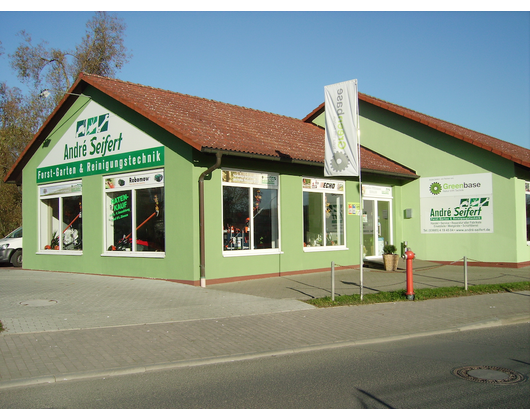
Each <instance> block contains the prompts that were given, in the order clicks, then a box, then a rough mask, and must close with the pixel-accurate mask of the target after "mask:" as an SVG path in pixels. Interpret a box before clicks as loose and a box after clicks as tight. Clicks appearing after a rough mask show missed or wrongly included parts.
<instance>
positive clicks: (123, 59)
mask: <svg viewBox="0 0 530 420" xmlns="http://www.w3.org/2000/svg"><path fill="white" fill-rule="evenodd" d="M124 32H125V24H124V23H123V21H122V20H121V19H119V18H118V17H116V16H115V15H110V14H108V13H106V12H97V13H96V14H95V15H94V16H93V17H92V18H91V19H90V20H89V21H88V22H87V24H86V33H85V35H84V37H83V38H82V39H81V42H80V43H79V44H78V45H76V46H75V47H74V48H73V49H72V50H60V49H56V48H50V47H49V46H48V43H47V42H41V43H39V44H37V45H34V44H33V42H32V39H31V35H30V34H29V33H27V32H26V31H21V32H20V33H19V35H20V36H21V37H22V42H21V43H20V45H19V46H18V47H17V49H16V50H15V52H14V53H13V54H9V58H10V64H11V67H12V68H13V69H14V70H15V71H16V74H17V77H18V78H19V80H20V81H21V82H22V83H24V84H25V85H26V86H28V88H29V92H28V93H27V94H26V95H24V94H23V93H22V91H21V90H20V89H18V88H9V87H8V86H7V85H6V84H5V83H2V84H0V174H1V175H2V179H3V177H4V176H5V175H6V174H7V171H9V169H10V168H11V166H12V165H13V164H14V162H15V161H16V159H17V158H18V156H19V154H20V153H21V151H22V150H24V148H25V147H26V145H27V144H28V142H29V141H30V140H31V139H32V137H33V136H34V135H35V133H36V132H37V131H38V129H39V127H40V126H41V125H42V124H43V123H44V121H45V120H46V118H47V117H48V115H49V114H50V113H51V112H52V110H53V109H54V108H55V106H56V105H57V104H58V103H59V101H60V100H61V98H62V97H63V95H64V93H65V92H66V91H67V90H68V88H69V87H70V86H71V85H72V83H73V82H74V81H75V79H76V78H77V76H78V75H79V73H80V72H86V73H91V74H97V75H100V76H107V77H114V76H115V75H116V72H117V71H119V70H120V69H121V68H122V67H123V66H124V65H125V64H126V63H127V62H128V59H129V58H130V55H128V53H127V48H126V47H125V45H124ZM2 54H3V48H2V43H1V42H0V56H1V55H2ZM43 89H49V90H50V92H51V95H50V96H49V97H48V98H47V99H46V100H43V98H41V97H40V96H39V93H40V92H41V91H42V90H43ZM21 202H22V196H21V194H20V189H18V187H16V186H14V185H5V184H4V183H3V182H2V183H0V237H3V236H5V234H7V233H9V232H10V231H11V230H13V229H15V228H16V227H18V226H19V225H20V221H21V214H22V213H21Z"/></svg>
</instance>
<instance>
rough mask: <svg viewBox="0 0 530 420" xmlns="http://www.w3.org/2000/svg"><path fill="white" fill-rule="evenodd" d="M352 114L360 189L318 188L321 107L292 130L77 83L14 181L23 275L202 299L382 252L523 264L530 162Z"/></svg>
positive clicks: (497, 147)
mask: <svg viewBox="0 0 530 420" xmlns="http://www.w3.org/2000/svg"><path fill="white" fill-rule="evenodd" d="M359 109H360V127H361V133H362V137H361V144H362V146H361V157H360V160H361V180H362V183H359V178H357V177H344V178H340V177H334V178H325V177H324V172H323V162H324V158H325V156H324V128H323V125H324V123H323V122H324V113H325V109H324V104H322V105H321V106H319V107H318V108H317V109H315V110H314V111H313V112H311V113H310V114H309V115H308V116H307V117H306V118H305V119H303V120H297V119H294V118H289V117H284V116H280V115H275V114H271V113H266V112H261V111H257V110H252V109H248V108H243V107H238V106H234V105H229V104H224V103H220V102H215V101H211V100H207V99H202V98H197V97H193V96H188V95H183V94H179V93H174V92H169V91H165V90H160V89H155V88H152V87H147V86H142V85H137V84H132V83H128V82H123V81H120V80H116V79H109V78H104V77H99V76H93V75H86V74H81V75H80V77H79V78H78V80H77V81H76V82H75V84H74V85H73V86H72V88H71V90H70V91H69V93H68V94H66V95H65V97H64V98H63V100H62V101H61V103H60V104H59V105H58V107H57V108H56V109H55V111H54V112H53V113H52V115H51V116H50V117H49V118H48V120H47V121H46V123H45V124H44V125H43V126H42V127H41V129H40V131H39V132H38V133H37V134H36V136H35V137H34V138H33V140H32V141H31V143H30V144H29V145H28V146H27V148H26V149H25V151H24V152H23V154H22V155H21V156H20V158H19V160H18V161H17V163H16V164H15V165H14V166H13V168H12V169H11V171H10V172H9V173H8V175H7V176H6V178H5V181H6V182H16V183H17V184H20V185H23V225H24V263H23V264H24V268H28V269H37V270H53V271H65V272H78V273H94V274H108V275H119V276H135V277H149V278H163V279H170V280H174V281H179V282H183V283H188V284H194V285H199V284H200V285H203V286H204V285H206V284H212V283H215V282H223V281H233V280H243V279H250V278H259V277H271V276H276V275H285V274H287V273H303V272H311V271H323V270H329V267H330V264H331V261H334V262H335V263H336V264H337V265H338V266H341V267H358V266H359V264H360V259H361V251H362V258H364V259H366V260H377V259H379V258H381V254H382V247H383V246H384V245H385V244H395V245H396V246H397V247H398V249H400V248H401V249H403V247H404V246H405V244H406V246H407V247H409V248H411V249H412V250H413V251H414V252H415V254H416V258H419V259H423V260H431V261H439V262H444V263H450V262H454V261H457V260H460V259H462V258H463V257H464V256H466V257H467V258H468V259H469V261H471V262H472V263H475V264H481V265H504V266H509V267H522V266H527V265H529V264H530V232H529V217H530V208H529V203H530V150H528V149H525V148H523V147H519V146H516V145H513V144H510V143H507V142H504V141H501V140H498V139H495V138H492V137H489V136H486V135H484V134H480V133H477V132H474V131H471V130H467V129H464V128H462V127H458V126H455V125H453V124H450V123H447V122H444V121H441V120H438V119H436V118H432V117H429V116H426V115H423V114H419V113H417V112H414V111H411V110H408V109H406V108H403V107H399V106H397V105H394V104H390V103H388V102H384V101H381V100H379V99H376V98H373V97H369V96H366V95H363V94H359ZM360 186H361V188H362V204H363V205H362V207H361V206H360V204H361V191H360V189H361V188H360ZM360 208H362V213H361V212H360ZM361 230H362V233H361ZM361 235H362V237H361ZM361 243H362V250H361V249H360V247H361ZM400 245H401V247H400Z"/></svg>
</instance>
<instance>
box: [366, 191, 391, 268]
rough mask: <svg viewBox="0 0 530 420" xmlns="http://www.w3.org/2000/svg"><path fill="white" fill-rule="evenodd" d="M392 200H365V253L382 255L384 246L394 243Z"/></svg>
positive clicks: (370, 255)
mask: <svg viewBox="0 0 530 420" xmlns="http://www.w3.org/2000/svg"><path fill="white" fill-rule="evenodd" d="M391 203H392V202H391V201H390V200H381V199H375V198H374V199H369V198H367V199H364V200H363V247H364V248H363V254H364V257H365V258H369V257H380V256H382V255H383V247H384V246H385V245H386V244H391V243H392V206H391Z"/></svg>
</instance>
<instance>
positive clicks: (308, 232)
mask: <svg viewBox="0 0 530 420" xmlns="http://www.w3.org/2000/svg"><path fill="white" fill-rule="evenodd" d="M302 186H303V195H304V247H305V249H306V250H310V249H311V250H317V249H323V248H327V249H333V248H334V247H343V246H345V244H346V242H345V229H344V223H345V219H344V214H345V213H344V182H343V181H335V180H321V179H312V178H304V179H303V180H302Z"/></svg>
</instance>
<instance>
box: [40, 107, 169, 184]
mask: <svg viewBox="0 0 530 420" xmlns="http://www.w3.org/2000/svg"><path fill="white" fill-rule="evenodd" d="M163 164H164V146H162V145H161V144H160V143H159V142H157V141H156V140H154V139H153V138H152V137H150V136H148V135H147V134H145V133H144V132H142V131H140V130H138V129H137V128H136V127H134V126H133V125H131V124H129V123H127V122H126V121H124V120H122V119H121V118H120V117H118V116H116V115H114V114H112V113H110V112H109V111H108V110H107V109H105V108H103V107H102V106H101V105H99V104H97V103H95V102H90V103H89V104H88V105H87V106H86V108H85V109H84V110H83V111H82V112H81V114H80V115H79V116H78V117H77V118H76V120H75V122H74V123H73V124H72V125H71V126H70V127H69V128H68V130H67V131H66V133H65V134H64V135H63V136H62V137H61V138H60V139H59V141H58V142H57V144H56V145H55V146H54V147H53V149H52V150H51V151H50V153H48V155H47V156H46V157H45V158H44V160H43V161H42V162H41V164H40V165H39V167H38V168H37V174H36V175H37V183H43V182H55V181H61V180H66V179H72V178H79V177H83V176H88V175H97V174H111V173H116V172H121V171H125V170H132V171H137V170H139V169H145V168H151V167H154V166H161V165H163Z"/></svg>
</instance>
